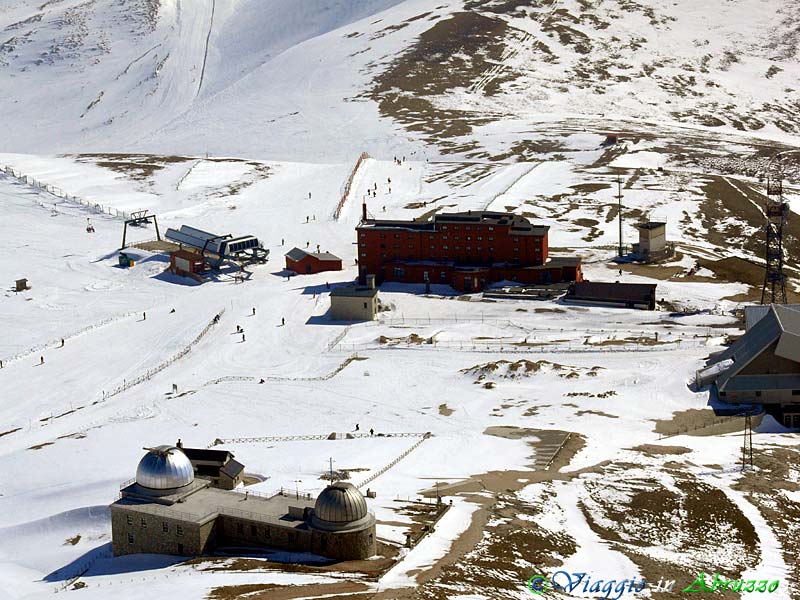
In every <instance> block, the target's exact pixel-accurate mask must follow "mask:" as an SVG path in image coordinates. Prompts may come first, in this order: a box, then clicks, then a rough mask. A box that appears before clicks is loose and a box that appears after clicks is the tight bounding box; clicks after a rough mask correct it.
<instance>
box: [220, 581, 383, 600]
mask: <svg viewBox="0 0 800 600" xmlns="http://www.w3.org/2000/svg"><path fill="white" fill-rule="evenodd" d="M369 590H370V587H369V586H368V585H367V584H365V583H359V582H356V581H344V582H341V583H316V584H312V585H274V584H269V583H248V584H242V585H225V586H220V587H215V588H213V589H212V590H211V592H210V593H209V595H208V598H209V600H238V599H240V598H247V599H248V600H253V599H257V600H293V599H295V598H308V599H311V598H318V597H322V596H326V597H328V598H336V597H346V598H352V597H355V598H357V597H358V595H356V596H353V595H352V594H360V593H364V592H368V591H369ZM333 594H343V596H334V595H333Z"/></svg>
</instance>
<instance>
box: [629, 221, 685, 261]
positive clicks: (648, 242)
mask: <svg viewBox="0 0 800 600" xmlns="http://www.w3.org/2000/svg"><path fill="white" fill-rule="evenodd" d="M636 229H638V230H639V242H638V243H637V244H633V246H632V248H631V250H632V252H633V255H634V257H635V258H636V259H637V260H642V261H645V262H650V261H656V260H661V259H664V258H668V257H670V256H672V255H673V254H674V252H675V246H674V244H672V243H669V242H667V224H666V223H664V222H661V221H646V222H644V223H639V224H638V225H636Z"/></svg>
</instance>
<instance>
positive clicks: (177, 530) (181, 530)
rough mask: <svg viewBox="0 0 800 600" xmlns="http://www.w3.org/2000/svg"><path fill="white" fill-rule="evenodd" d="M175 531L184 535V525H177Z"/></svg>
mask: <svg viewBox="0 0 800 600" xmlns="http://www.w3.org/2000/svg"><path fill="white" fill-rule="evenodd" d="M175 533H177V534H178V535H183V525H176V526H175Z"/></svg>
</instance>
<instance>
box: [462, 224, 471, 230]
mask: <svg viewBox="0 0 800 600" xmlns="http://www.w3.org/2000/svg"><path fill="white" fill-rule="evenodd" d="M470 229H472V228H471V227H470V226H469V225H467V226H466V227H464V230H465V231H469V230H470Z"/></svg>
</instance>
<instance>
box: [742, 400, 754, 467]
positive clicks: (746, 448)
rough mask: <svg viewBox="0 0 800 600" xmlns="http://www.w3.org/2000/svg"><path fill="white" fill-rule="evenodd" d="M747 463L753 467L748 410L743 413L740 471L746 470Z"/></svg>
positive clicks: (750, 422) (750, 419)
mask: <svg viewBox="0 0 800 600" xmlns="http://www.w3.org/2000/svg"><path fill="white" fill-rule="evenodd" d="M748 464H749V466H750V470H752V469H753V421H752V416H751V414H750V412H747V413H745V415H744V443H743V444H742V471H746V470H747V467H748Z"/></svg>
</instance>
